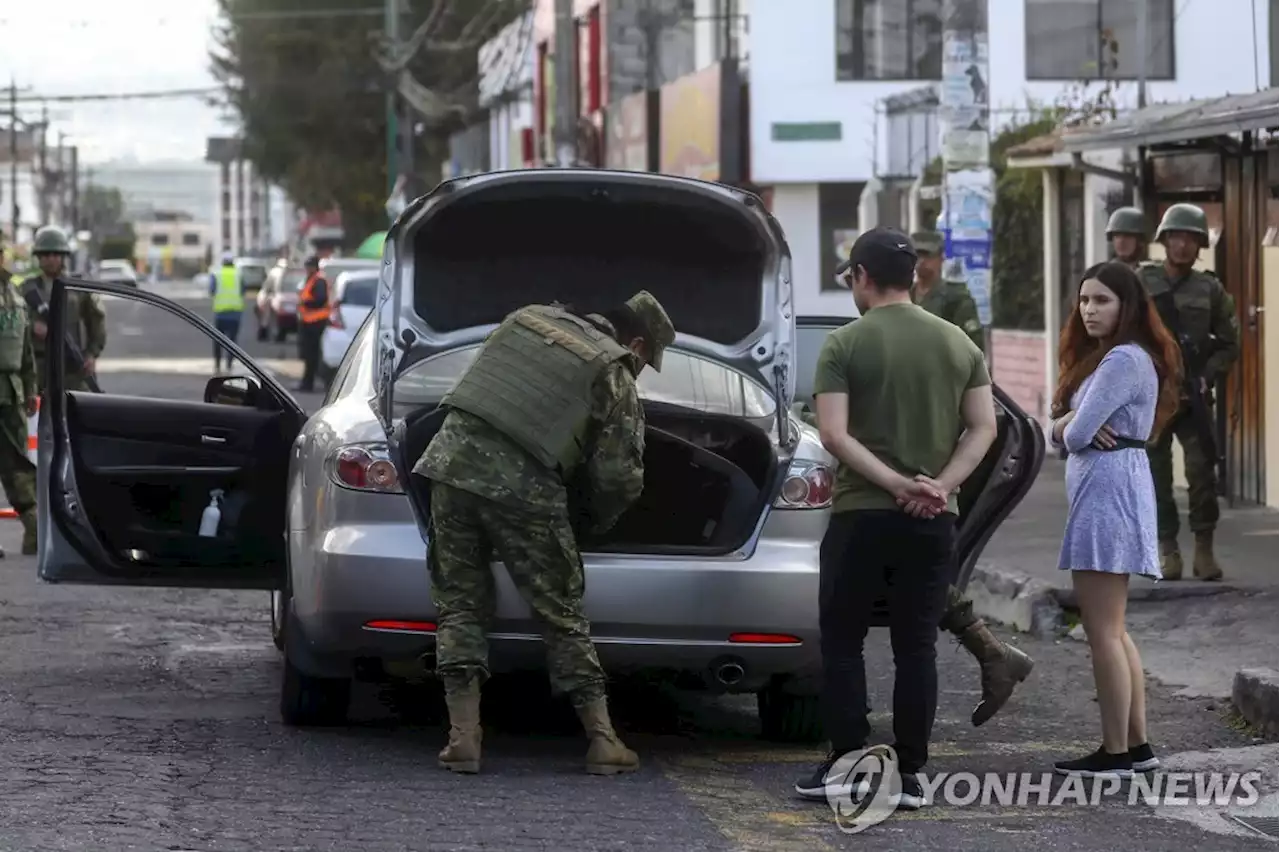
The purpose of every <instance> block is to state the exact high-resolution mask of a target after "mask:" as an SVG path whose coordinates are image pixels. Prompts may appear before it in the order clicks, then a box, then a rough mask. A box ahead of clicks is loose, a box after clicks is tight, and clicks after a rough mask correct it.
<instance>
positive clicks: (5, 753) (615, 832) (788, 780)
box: [0, 284, 1277, 852]
mask: <svg viewBox="0 0 1280 852" xmlns="http://www.w3.org/2000/svg"><path fill="white" fill-rule="evenodd" d="M166 288H168V289H166ZM156 290H157V291H158V292H161V293H169V294H173V295H178V296H182V297H184V301H183V304H184V305H186V306H187V307H189V308H191V309H192V310H195V311H196V312H197V313H200V314H201V315H202V316H203V315H206V314H207V308H206V306H207V301H208V300H207V298H201V297H200V296H199V294H198V293H196V292H194V290H193V289H192V288H191V287H190V286H189V285H186V284H177V285H164V284H161V285H158V286H157V288H156ZM148 310H149V309H148ZM142 315H144V314H143V313H141V312H132V311H130V310H128V309H127V308H125V309H120V307H119V303H118V302H113V303H111V305H109V307H108V322H109V326H108V329H109V330H108V342H107V350H106V352H104V354H103V357H102V359H101V364H102V368H101V380H102V385H103V387H104V389H105V390H107V392H110V393H121V394H136V395H139V396H163V397H169V398H175V397H179V396H188V397H190V398H198V397H199V394H200V391H201V388H202V387H203V384H204V382H205V381H206V380H207V378H208V376H209V375H210V370H211V366H212V363H211V361H212V357H211V352H210V351H209V347H208V346H207V345H206V342H205V341H204V340H203V339H196V338H195V336H194V335H192V334H189V333H187V334H184V333H183V331H182V327H181V325H180V324H178V323H169V324H164V325H163V327H160V326H159V325H156V324H149V323H146V324H141V325H140V324H139V323H140V320H139V316H142ZM145 316H150V313H145ZM253 331H254V323H253V319H252V317H251V315H246V318H245V322H244V325H243V327H242V329H241V332H240V341H241V343H242V344H244V345H245V346H246V349H247V350H248V351H249V352H250V354H252V355H253V356H254V357H255V358H260V359H263V363H265V364H266V365H267V366H269V367H270V368H271V369H272V370H274V371H276V372H277V373H279V374H280V375H282V376H283V377H285V384H286V387H290V388H291V387H292V386H293V385H294V384H296V378H297V376H298V363H297V360H296V344H295V342H294V338H293V337H290V338H289V340H288V341H287V342H285V343H274V342H273V343H259V342H257V341H256V340H255V339H254V334H253ZM320 398H321V394H319V393H317V394H312V395H307V396H306V397H305V398H303V399H301V400H300V401H301V402H302V403H303V405H304V407H307V408H308V409H309V410H314V409H315V407H317V406H318V404H319V400H320ZM1017 517H1018V516H1017V515H1016V514H1015V518H1017ZM20 537H21V530H20V528H19V525H18V523H17V522H16V521H3V520H0V545H2V546H3V547H4V549H5V551H6V552H7V553H8V556H7V557H6V558H5V559H4V561H3V562H0V578H2V579H0V600H2V601H3V609H2V610H0V646H2V647H3V648H4V649H5V653H4V654H3V655H0V684H3V686H2V687H0V765H2V766H3V767H4V768H3V769H0V849H6V850H7V849H13V850H82V849H83V850H89V849H92V850H127V849H147V850H155V849H168V850H208V851H209V852H213V851H214V850H216V852H231V851H232V850H285V849H297V850H351V849H356V848H359V849H363V850H370V852H375V850H376V852H381V851H382V850H408V849H414V850H419V849H441V850H457V851H458V852H461V851H462V850H474V849H503V850H534V849H550V848H556V849H565V850H605V849H628V850H641V849H653V850H687V852H694V850H726V852H728V850H760V851H761V852H783V850H796V852H800V850H804V852H813V851H814V850H819V851H820V850H840V849H859V850H888V849H901V848H914V849H921V850H948V852H951V850H960V849H982V850H987V852H1002V850H1010V851H1011V852H1012V850H1026V849H1029V848H1033V847H1037V846H1039V847H1042V848H1050V846H1051V848H1053V849H1054V850H1059V851H1060V852H1065V851H1066V850H1075V849H1082V850H1083V849H1090V850H1092V849H1110V848H1116V847H1117V844H1118V842H1123V845H1124V847H1125V848H1126V849H1128V850H1133V852H1138V850H1153V852H1154V851H1155V850H1160V852H1167V850H1171V849H1179V848H1206V849H1213V850H1217V851H1218V852H1231V850H1252V849H1263V848H1267V846H1274V843H1275V841H1274V840H1272V839H1268V838H1267V837H1264V836H1263V835H1261V834H1258V833H1255V832H1252V831H1250V830H1249V829H1248V828H1247V827H1245V826H1244V825H1242V824H1240V823H1237V822H1234V821H1231V820H1229V819H1228V817H1227V816H1226V815H1225V814H1224V813H1222V812H1221V811H1222V810H1223V809H1217V808H1214V807H1212V806H1210V807H1207V808H1199V807H1196V806H1195V805H1190V806H1178V805H1167V806H1161V807H1159V808H1152V807H1148V806H1146V805H1143V804H1138V805H1128V804H1126V803H1124V802H1117V803H1112V804H1103V805H1101V806H1097V807H1094V806H1081V805H1077V804H1073V803H1066V804H1060V805H1046V806H1036V805H1031V806H1022V807H1020V806H1016V805H1015V806H1007V807H1006V806H1000V805H998V804H983V803H982V802H981V801H979V802H976V803H974V804H971V805H968V806H963V807H961V806H948V805H944V804H937V805H934V806H931V807H927V808H925V809H923V810H921V811H919V812H916V813H910V814H897V815H895V816H893V817H891V818H890V819H889V820H888V821H887V822H885V823H882V824H881V825H878V826H875V827H872V828H871V829H869V830H867V831H866V832H864V833H862V834H858V835H845V834H843V833H842V832H841V831H840V830H839V828H838V827H837V826H836V825H835V823H834V821H833V815H832V811H831V809H830V808H828V807H826V806H825V805H814V804H810V803H805V802H802V801H799V800H797V799H795V798H794V795H793V793H792V790H791V785H792V783H793V781H794V780H795V779H796V778H797V777H799V776H800V775H801V774H802V773H807V772H808V771H809V770H811V768H812V765H813V763H814V762H816V761H817V760H818V759H820V758H821V757H822V752H821V750H820V748H819V747H818V746H813V747H799V748H798V747H794V746H782V745H776V744H771V743H767V742H764V741H762V740H760V739H759V738H758V736H757V733H756V726H757V723H756V719H755V702H754V698H732V699H710V698H708V697H706V696H697V695H689V694H678V693H670V692H667V691H666V690H664V689H661V688H658V687H653V686H643V685H632V684H626V685H622V686H619V687H618V688H617V689H616V690H615V692H614V708H613V709H614V714H615V717H616V719H617V721H618V723H619V726H620V728H621V730H622V732H623V736H624V738H625V740H626V742H627V744H628V745H630V746H631V747H632V748H634V749H636V750H637V751H638V752H639V753H640V756H641V761H642V765H641V769H640V771H639V772H638V773H637V774H635V775H634V776H631V777H619V778H607V779H600V778H593V777H589V776H587V775H585V774H583V773H582V771H581V763H582V758H583V755H584V753H585V748H586V741H585V739H584V738H583V737H582V735H581V733H580V731H579V730H578V729H577V728H575V722H574V721H573V720H572V718H571V716H570V717H567V714H566V711H565V708H564V707H562V706H560V705H559V704H557V703H555V702H552V701H550V700H549V699H547V698H546V696H545V694H544V693H545V687H544V686H543V685H542V681H541V680H533V681H530V682H525V681H523V680H517V679H506V680H495V681H493V682H492V683H491V685H490V686H489V687H486V714H488V715H491V716H492V720H491V721H490V723H489V724H488V726H487V727H486V730H485V742H484V746H485V754H484V759H485V763H484V769H483V773H482V774H481V775H479V776H456V775H452V774H450V773H447V772H444V771H442V770H440V769H438V768H437V767H436V763H435V755H436V752H437V751H438V750H439V748H440V747H441V745H443V742H444V733H443V727H442V724H441V720H440V718H439V716H438V714H436V713H435V709H436V708H435V702H434V701H433V698H432V695H431V693H430V692H429V691H428V690H426V689H425V688H408V687H406V688H403V689H398V690H394V691H393V690H388V689H385V688H377V687H373V686H366V687H361V688H359V689H357V692H356V695H355V698H354V700H353V710H352V717H353V719H354V721H353V723H352V724H351V726H350V727H347V728H343V729H336V730H324V729H315V730H296V729H289V728H285V727H284V726H282V724H281V723H280V721H279V716H278V713H277V709H276V702H277V696H278V684H279V678H280V669H281V666H280V657H279V654H278V652H277V651H276V650H275V649H274V647H273V646H272V644H271V638H270V633H269V627H270V624H269V613H268V601H267V596H266V594H264V593H231V592H203V591H157V590H146V589H140V590H110V589H102V588H94V587H68V586H54V585H48V584H43V583H41V582H40V581H39V580H38V579H37V577H36V566H35V559H34V558H33V557H22V556H20V555H19V540H20ZM1055 546H1056V545H1055ZM1054 558H1055V553H1053V552H1049V553H1046V554H1045V556H1044V559H1045V561H1046V562H1047V561H1052V560H1053V559H1054ZM424 582H425V576H424ZM1148 627H1149V629H1148V630H1147V631H1146V632H1144V633H1143V634H1142V636H1141V637H1140V647H1141V648H1142V650H1143V651H1144V652H1145V651H1146V648H1147V645H1145V644H1143V643H1157V642H1160V641H1161V639H1160V636H1161V634H1160V633H1159V632H1157V631H1156V630H1155V629H1154V628H1150V625H1148ZM1169 629H1170V630H1172V629H1174V626H1170V627H1169ZM1000 632H1001V634H1002V635H1004V636H1008V635H1009V632H1008V631H1005V630H1001V631H1000ZM1016 641H1017V643H1018V644H1019V645H1020V647H1022V648H1023V649H1025V650H1026V651H1027V652H1028V653H1029V654H1031V656H1032V657H1033V658H1034V659H1035V661H1036V668H1035V671H1034V672H1033V674H1032V676H1031V678H1030V680H1029V681H1028V682H1027V683H1025V684H1024V685H1023V686H1022V688H1021V689H1020V690H1019V691H1018V692H1017V693H1016V694H1015V697H1014V699H1013V701H1012V702H1010V704H1009V705H1008V706H1007V707H1006V708H1005V710H1004V711H1002V712H1001V714H999V715H998V716H997V717H996V718H995V719H994V720H993V721H991V722H989V723H988V724H987V725H986V726H984V727H983V728H981V729H974V728H973V727H972V726H971V725H970V723H969V721H968V717H969V713H970V711H971V709H972V707H973V705H974V703H975V702H976V701H977V695H978V683H979V681H978V667H977V665H976V663H975V662H974V661H973V660H972V658H971V657H969V656H968V654H966V653H965V652H964V651H963V650H962V649H960V648H958V647H957V646H955V645H954V643H953V642H951V640H949V639H948V638H946V637H945V635H944V636H942V637H940V639H939V643H938V667H939V677H940V696H939V708H938V721H937V726H936V728H935V734H934V749H933V758H932V760H931V763H930V766H929V770H930V771H950V772H957V771H962V770H963V771H974V772H979V773H981V772H1032V773H1036V774H1037V775H1038V774H1039V773H1042V772H1045V771H1051V769H1052V763H1053V761H1054V760H1057V759H1059V758H1062V757H1075V756H1078V755H1080V754H1083V753H1085V752H1087V751H1092V750H1093V749H1094V748H1096V747H1097V745H1098V742H1099V737H1100V734H1099V722H1098V713H1097V705H1096V704H1095V703H1094V701H1093V700H1092V695H1093V681H1092V674H1091V669H1090V663H1089V659H1088V653H1087V646H1086V645H1085V644H1084V643H1082V642H1077V641H1073V640H1070V639H1066V638H1063V639H1059V640H1043V639H1034V638H1031V637H1029V636H1019V637H1018V638H1017V639H1016ZM1152 650H1153V651H1155V650H1156V648H1154V647H1153V648H1152ZM1166 665H1168V664H1167V663H1166ZM867 670H868V677H869V680H870V682H871V683H870V685H871V700H872V706H873V709H874V710H875V711H876V713H875V715H874V717H873V726H874V734H875V736H876V737H879V738H880V739H881V740H882V741H891V738H892V733H891V730H890V726H889V716H888V713H887V712H886V711H887V710H888V708H889V705H890V702H891V695H892V677H893V675H892V672H893V666H892V656H891V654H890V651H889V648H888V638H887V635H885V634H884V633H883V631H875V632H873V633H872V635H871V637H870V638H869V640H868V650H867ZM1229 709H1230V708H1229V707H1228V706H1227V705H1226V704H1225V703H1224V702H1222V701H1217V700H1211V699H1206V698H1204V697H1197V696H1194V695H1182V694H1178V692H1177V688H1176V687H1171V686H1166V685H1164V684H1162V683H1160V682H1158V681H1156V680H1155V679H1151V680H1149V681H1148V715H1149V726H1150V730H1151V732H1152V743H1153V746H1154V747H1155V749H1156V751H1157V754H1158V755H1159V756H1160V757H1161V758H1162V759H1163V760H1164V761H1165V765H1166V767H1168V768H1179V767H1186V768H1190V769H1219V768H1221V769H1224V770H1231V769H1236V770H1239V771H1245V770H1254V769H1257V770H1261V771H1263V772H1264V775H1265V778H1264V784H1263V791H1262V792H1263V793H1264V794H1266V796H1265V797H1264V799H1263V801H1262V802H1261V803H1260V804H1259V805H1258V806H1257V809H1256V810H1257V812H1258V814H1264V815H1267V816H1272V817H1274V816H1275V813H1276V811H1275V802H1276V799H1275V794H1276V790H1277V778H1276V745H1275V743H1274V742H1269V743H1268V742H1262V741H1260V740H1258V739H1256V738H1254V737H1252V736H1251V735H1250V734H1249V732H1247V731H1245V730H1242V729H1241V726H1239V725H1235V724H1232V721H1231V719H1230V714H1229ZM1214 750H1223V751H1221V752H1214ZM1056 783H1057V782H1055V785H1056ZM1119 838H1123V841H1119Z"/></svg>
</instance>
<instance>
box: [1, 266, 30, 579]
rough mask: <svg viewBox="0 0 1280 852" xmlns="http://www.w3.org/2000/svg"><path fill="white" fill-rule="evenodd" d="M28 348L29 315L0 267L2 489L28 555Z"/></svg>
mask: <svg viewBox="0 0 1280 852" xmlns="http://www.w3.org/2000/svg"><path fill="white" fill-rule="evenodd" d="M31 343H32V341H31V325H30V323H29V322H28V321H27V311H26V309H25V308H24V306H23V304H22V300H21V299H20V297H19V296H18V291H17V288H16V287H14V286H13V285H12V284H11V283H10V276H9V272H8V271H7V270H6V269H5V268H4V267H3V266H0V484H2V485H3V486H4V491H5V495H6V496H7V497H8V498H9V506H10V507H11V508H12V509H13V510H14V511H15V512H17V513H18V517H19V519H21V521H22V530H23V533H22V552H23V553H24V554H26V555H31V554H34V553H35V552H36V468H35V465H33V464H32V463H31V459H30V457H29V456H28V455H27V408H28V406H29V405H31V404H33V403H34V402H35V399H36V396H37V391H36V367H35V356H34V353H33V350H32V345H31ZM3 555H4V551H3V550H0V556H3Z"/></svg>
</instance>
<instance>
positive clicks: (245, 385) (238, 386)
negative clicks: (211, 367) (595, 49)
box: [204, 376, 260, 408]
mask: <svg viewBox="0 0 1280 852" xmlns="http://www.w3.org/2000/svg"><path fill="white" fill-rule="evenodd" d="M259 390H260V388H259V387H258V383H257V382H256V381H254V380H253V379H251V378H249V377H247V376H214V377H213V378H212V379H210V380H209V383H208V384H207V385H205V386H204V401H205V402H208V403H213V404H214V405H234V406H238V407H240V408H257V407H258V396H259Z"/></svg>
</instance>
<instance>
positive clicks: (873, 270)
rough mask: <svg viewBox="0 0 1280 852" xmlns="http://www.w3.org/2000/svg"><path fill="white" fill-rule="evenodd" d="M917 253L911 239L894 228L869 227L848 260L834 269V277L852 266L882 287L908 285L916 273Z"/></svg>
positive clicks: (850, 250)
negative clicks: (861, 269)
mask: <svg viewBox="0 0 1280 852" xmlns="http://www.w3.org/2000/svg"><path fill="white" fill-rule="evenodd" d="M917 259H918V256H917V255H916V250H915V248H914V247H913V246H912V243H911V238H910V237H908V236H907V235H906V234H904V233H902V231H899V230H898V229H897V228H872V229H871V230H870V231H864V232H863V234H862V235H861V236H860V237H858V239H857V240H856V241H855V242H854V244H853V248H851V249H849V259H848V260H846V261H845V262H844V263H842V264H840V265H839V266H837V267H836V275H844V274H845V273H846V272H848V271H849V270H850V269H853V268H854V267H855V266H861V267H862V268H863V269H865V270H867V274H868V275H870V276H871V278H872V279H873V280H874V281H877V282H879V283H880V284H882V285H883V286H893V285H894V284H895V283H897V284H901V283H902V282H903V281H905V282H906V284H907V285H908V286H909V285H910V284H911V276H912V273H914V272H915V268H916V260H917Z"/></svg>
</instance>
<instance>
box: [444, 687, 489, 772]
mask: <svg viewBox="0 0 1280 852" xmlns="http://www.w3.org/2000/svg"><path fill="white" fill-rule="evenodd" d="M444 702H445V705H446V706H447V707H448V708H449V743H448V745H446V746H445V747H444V748H442V749H441V750H440V756H439V760H440V766H441V768H443V769H448V770H449V771H450V772H463V773H466V774H469V775H473V774H475V773H477V772H479V771H480V738H481V736H480V682H479V681H477V680H472V681H471V682H470V683H468V684H467V685H466V687H464V688H463V689H461V690H459V691H456V692H449V691H446V692H445V695H444Z"/></svg>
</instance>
